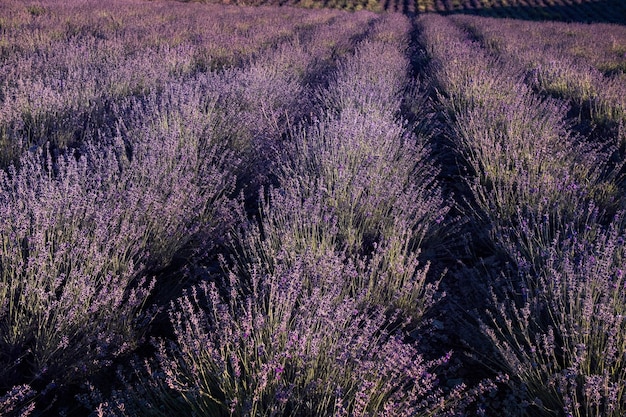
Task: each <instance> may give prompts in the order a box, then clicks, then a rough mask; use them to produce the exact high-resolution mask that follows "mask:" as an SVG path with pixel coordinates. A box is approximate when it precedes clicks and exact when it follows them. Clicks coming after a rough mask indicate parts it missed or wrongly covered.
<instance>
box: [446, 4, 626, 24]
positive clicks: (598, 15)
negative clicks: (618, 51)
mask: <svg viewBox="0 0 626 417" xmlns="http://www.w3.org/2000/svg"><path fill="white" fill-rule="evenodd" d="M441 14H444V15H450V14H471V15H478V16H485V17H500V18H511V19H522V20H537V21H546V20H552V21H561V22H578V23H616V24H621V25H626V1H623V0H595V1H594V0H591V1H585V2H582V3H580V4H571V5H565V4H563V5H554V6H499V5H494V6H491V7H482V6H477V7H465V8H459V9H455V10H450V11H445V12H441Z"/></svg>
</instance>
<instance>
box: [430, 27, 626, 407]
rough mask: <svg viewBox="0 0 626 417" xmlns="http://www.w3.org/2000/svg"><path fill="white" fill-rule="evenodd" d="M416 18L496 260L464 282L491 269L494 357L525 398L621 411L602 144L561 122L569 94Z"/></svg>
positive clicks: (612, 184)
mask: <svg viewBox="0 0 626 417" xmlns="http://www.w3.org/2000/svg"><path fill="white" fill-rule="evenodd" d="M419 22H420V25H421V28H422V37H423V44H424V47H425V48H426V49H427V51H429V52H430V54H431V58H432V62H431V64H430V65H431V67H432V70H433V73H432V76H433V77H434V80H435V82H436V85H437V88H438V91H439V94H438V102H439V103H440V106H441V109H442V111H443V112H444V114H445V117H446V120H447V121H448V126H447V128H448V129H449V135H450V136H451V138H452V142H453V145H452V146H453V151H454V152H457V153H458V154H459V156H460V157H461V158H462V160H463V161H464V164H466V165H467V167H468V172H469V174H470V175H469V176H467V177H466V181H467V184H468V188H469V189H470V190H471V197H472V202H473V203H474V204H475V214H474V216H475V217H474V222H475V223H477V224H478V225H480V224H484V226H483V227H485V228H486V229H487V230H488V232H489V233H488V236H489V239H490V240H491V241H492V242H493V244H494V245H495V246H496V249H495V250H496V251H500V252H501V255H500V256H499V260H500V262H503V263H502V264H498V263H497V262H496V263H495V265H494V264H493V263H492V264H491V266H490V268H489V269H487V270H485V269H486V268H485V269H483V270H482V271H481V270H480V269H478V270H475V272H474V275H475V277H476V280H475V281H474V284H476V283H479V282H480V281H481V280H482V281H483V282H485V281H487V282H490V284H489V285H488V287H489V290H488V291H487V293H491V299H492V302H493V306H492V307H490V308H488V309H487V314H486V315H485V316H482V317H481V316H480V315H479V318H478V320H479V322H480V323H481V329H482V331H483V332H484V333H485V334H486V335H488V336H489V338H490V339H491V342H492V344H493V348H494V349H495V352H497V355H498V356H497V358H498V359H497V360H496V362H498V364H497V365H496V368H499V369H503V370H505V372H506V373H507V374H508V375H510V376H514V378H513V379H511V383H510V387H512V388H513V392H514V394H515V395H519V396H520V397H521V398H523V399H524V400H523V401H522V404H523V405H524V407H528V408H527V409H526V410H524V412H530V413H531V414H535V413H548V414H550V413H556V414H557V415H558V413H565V415H576V416H583V415H585V416H588V415H614V416H617V415H620V414H621V413H622V412H623V409H624V388H623V380H624V372H625V370H626V368H625V367H624V351H625V348H626V344H625V342H626V339H625V338H624V330H625V327H624V326H625V324H626V323H624V319H623V312H624V308H625V306H626V304H625V303H626V300H625V299H624V296H623V291H622V287H623V280H622V270H623V250H624V248H623V217H622V214H621V211H617V212H616V211H615V210H616V208H619V209H621V207H623V204H624V201H623V197H622V191H621V189H620V187H619V184H618V183H617V182H616V180H615V177H614V176H613V175H612V170H613V167H612V164H611V163H610V156H611V154H610V152H607V151H606V150H602V148H601V146H599V145H598V144H595V143H587V142H585V141H584V140H582V138H580V137H578V136H576V135H575V134H574V133H573V132H571V131H570V130H569V129H568V124H567V119H566V116H567V113H568V107H567V106H566V105H565V104H564V103H563V102H560V101H559V100H555V99H553V98H551V97H541V96H539V95H537V94H536V93H535V92H534V91H533V90H532V89H531V87H530V86H529V85H527V84H526V83H524V81H523V78H521V77H520V76H519V72H518V70H517V68H518V67H517V66H515V65H511V64H510V61H509V59H508V58H509V57H506V56H505V57H504V59H499V57H494V56H493V55H492V54H490V53H488V52H487V51H486V50H484V49H483V48H482V47H481V46H480V45H479V44H477V43H475V42H472V41H471V39H470V38H469V33H467V32H464V31H463V30H462V29H461V28H460V27H459V26H456V25H455V24H454V22H453V21H452V19H450V18H443V17H439V16H427V17H424V18H421V19H420V20H419ZM472 23H474V22H472ZM479 24H480V23H478V21H476V25H479ZM470 207H471V205H470ZM504 262H506V264H504ZM488 357H489V354H485V358H488ZM516 405H517V406H519V405H520V404H519V403H518V404H516ZM515 411H516V412H519V411H517V410H515ZM508 412H509V413H513V412H514V411H513V410H509V411H508Z"/></svg>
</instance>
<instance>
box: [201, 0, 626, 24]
mask: <svg viewBox="0 0 626 417" xmlns="http://www.w3.org/2000/svg"><path fill="white" fill-rule="evenodd" d="M206 2H215V3H222V4H237V5H252V6H259V5H270V6H271V5H280V6H297V7H305V8H315V9H319V8H336V9H343V10H363V9H365V10H370V11H383V10H384V11H389V12H399V13H409V14H421V13H444V14H449V13H464V14H473V15H480V16H487V17H501V18H502V17H503V18H513V19H526V20H557V21H568V22H605V23H624V22H626V4H625V3H624V2H622V1H620V0H222V1H206Z"/></svg>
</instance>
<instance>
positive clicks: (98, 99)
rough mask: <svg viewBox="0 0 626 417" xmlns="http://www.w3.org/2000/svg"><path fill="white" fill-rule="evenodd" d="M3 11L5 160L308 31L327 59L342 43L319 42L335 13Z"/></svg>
mask: <svg viewBox="0 0 626 417" xmlns="http://www.w3.org/2000/svg"><path fill="white" fill-rule="evenodd" d="M0 8H1V9H0V10H1V16H2V19H1V21H0V30H1V33H2V41H1V45H0V86H2V88H1V93H0V104H1V105H0V147H1V149H2V163H3V165H4V166H6V165H7V163H8V162H10V161H13V160H14V159H15V158H16V157H17V156H18V155H19V154H20V153H21V151H22V150H24V149H27V148H31V147H36V146H42V145H43V144H44V143H46V142H50V143H51V144H52V146H54V147H59V148H65V147H67V146H72V145H76V144H77V143H80V141H82V139H83V138H84V136H88V135H89V132H90V131H93V130H97V129H98V128H101V127H102V126H106V125H111V124H112V123H113V122H114V120H113V116H110V113H111V112H114V109H112V108H111V107H114V106H115V102H116V101H117V100H119V99H123V98H124V97H129V96H141V95H143V94H146V93H149V92H152V91H156V90H158V89H159V88H161V87H162V86H163V85H165V84H166V83H167V82H168V80H183V79H185V78H187V77H193V76H194V75H195V74H197V73H202V72H206V71H210V70H214V69H219V68H223V67H233V66H243V65H245V63H246V62H247V61H249V60H254V59H255V58H256V57H259V56H261V55H263V54H264V52H265V51H266V50H268V49H272V48H277V47H279V46H280V45H281V44H282V45H288V44H289V43H290V42H293V41H300V40H304V39H310V36H312V34H314V35H315V36H319V34H320V33H321V34H323V35H322V36H321V40H322V42H321V43H319V44H318V45H316V46H315V48H314V49H320V48H326V54H327V56H326V59H330V58H332V54H333V53H335V52H339V53H341V51H339V50H338V49H337V48H341V47H342V45H341V41H338V42H337V41H335V40H334V38H331V39H330V40H329V41H328V42H335V43H337V45H336V46H335V47H332V46H331V47H329V44H325V43H323V42H325V41H324V40H326V39H329V36H336V37H337V39H341V33H333V34H332V35H331V34H329V33H325V32H326V31H330V32H331V33H332V32H334V31H335V30H337V29H338V26H337V25H335V26H334V27H333V26H332V22H333V21H336V19H337V18H338V12H336V11H319V12H316V13H307V12H306V11H304V10H298V9H287V8H285V9H273V8H262V9H252V8H248V9H246V8H236V7H223V6H212V5H198V4H188V5H185V4H181V3H178V2H152V3H145V2H141V1H139V2H134V1H126V0H125V1H118V2H113V3H107V5H106V6H105V5H97V4H93V3H91V2H87V3H84V4H83V3H78V2H70V3H65V2H46V4H45V5H31V6H27V5H24V3H23V2H17V1H16V2H12V1H8V2H3V3H2V5H0ZM335 23H337V22H335ZM358 23H359V21H358V20H356V21H354V22H352V23H346V28H349V27H350V25H351V24H358ZM340 30H343V29H340ZM346 30H348V29H346ZM347 36H348V38H349V36H350V35H349V34H347ZM314 53H321V52H320V51H316V52H314ZM323 62H324V61H323V60H322V61H320V64H323ZM155 63H158V65H155Z"/></svg>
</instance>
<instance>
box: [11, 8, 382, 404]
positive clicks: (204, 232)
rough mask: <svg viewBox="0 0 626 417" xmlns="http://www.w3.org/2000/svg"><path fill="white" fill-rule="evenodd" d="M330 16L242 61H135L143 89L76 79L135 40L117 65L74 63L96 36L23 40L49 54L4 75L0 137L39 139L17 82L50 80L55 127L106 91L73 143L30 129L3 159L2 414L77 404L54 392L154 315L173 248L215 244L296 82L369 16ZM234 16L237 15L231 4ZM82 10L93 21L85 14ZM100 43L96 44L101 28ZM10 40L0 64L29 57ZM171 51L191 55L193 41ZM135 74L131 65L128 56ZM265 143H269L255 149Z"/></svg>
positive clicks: (302, 102)
mask: <svg viewBox="0 0 626 417" xmlns="http://www.w3.org/2000/svg"><path fill="white" fill-rule="evenodd" d="M92 6H93V5H92ZM123 6H128V5H127V4H124V5H123ZM64 7H65V6H63V5H57V8H54V7H51V8H50V9H46V11H45V15H44V16H49V17H50V16H52V17H55V18H57V19H61V21H63V19H67V18H68V15H64V14H63V13H68V10H69V12H73V11H74V8H69V9H65V8H64ZM79 7H80V6H79ZM83 7H87V6H84V5H83ZM120 7H121V6H120ZM87 9H88V8H86V9H85V10H87ZM111 10H113V11H115V9H111ZM168 10H169V9H168ZM216 10H220V11H221V12H222V13H223V14H224V13H227V12H228V11H229V9H228V8H216ZM18 11H19V9H18ZM161 11H163V10H162V9H160V8H157V11H156V12H155V14H154V15H150V14H148V16H143V17H144V19H145V18H147V17H149V18H151V19H156V18H158V17H160V16H161V13H160V12H161ZM211 11H213V9H210V10H209V13H208V16H210V12H211ZM230 11H231V12H232V10H230ZM169 12H170V13H172V11H171V10H169ZM117 13H120V15H121V14H122V11H121V10H117ZM292 13H294V12H292ZM297 13H300V14H302V13H301V12H299V11H298V12H297ZM173 15H174V16H175V15H176V14H175V13H174V14H173ZM285 15H287V16H289V12H288V11H281V10H275V11H270V10H264V11H262V12H261V13H259V14H255V13H252V12H250V16H251V17H254V18H255V19H258V20H256V21H257V22H258V23H257V24H258V25H264V24H265V23H266V22H267V21H270V22H272V21H273V20H272V19H270V18H273V19H274V20H275V19H277V18H281V17H284V16H285ZM85 16H86V15H85ZM263 16H265V18H263V19H262V17H263ZM41 17H42V15H37V16H33V17H32V18H33V19H36V18H37V19H39V18H41ZM337 17H338V16H337V12H335V13H334V15H333V14H329V13H327V12H320V13H309V14H308V18H309V19H311V21H312V22H317V23H315V24H314V25H309V26H311V27H310V28H309V29H310V31H311V33H309V32H308V31H305V32H302V33H298V32H297V30H295V29H294V28H293V26H287V30H289V31H290V32H287V34H288V35H289V37H287V38H285V40H284V42H282V43H281V42H279V43H277V44H276V45H273V46H271V47H270V46H269V45H267V50H266V52H265V54H264V55H263V56H259V57H257V58H258V59H256V60H252V59H251V60H250V61H249V63H248V64H247V65H243V66H242V67H241V68H239V69H237V68H232V69H227V70H223V71H220V72H211V71H191V72H186V71H184V72H182V73H168V74H167V76H166V75H165V74H162V73H160V72H159V69H158V68H160V67H159V66H154V65H147V64H146V63H145V62H144V66H145V68H146V70H150V69H153V68H156V72H157V73H156V75H155V74H151V73H150V72H149V71H145V72H143V73H142V76H144V77H146V78H145V83H146V85H147V86H149V88H147V89H145V90H142V91H137V90H135V91H133V92H132V93H125V94H119V95H116V94H114V93H111V90H110V89H106V88H103V89H101V90H98V89H95V88H94V89H93V90H88V89H85V85H86V84H89V85H96V84H98V83H99V82H101V81H102V80H101V79H98V78H97V77H96V75H97V74H98V73H104V75H107V74H108V76H106V77H105V76H104V75H103V78H104V79H109V80H113V79H115V78H116V77H119V76H120V74H122V73H123V71H124V68H126V69H127V70H130V68H132V67H133V66H134V65H137V62H136V61H132V62H130V63H129V62H128V59H130V58H129V57H132V56H135V55H136V54H138V53H139V52H138V51H133V52H132V53H131V54H130V55H129V57H126V56H121V57H119V65H117V66H116V65H114V64H112V63H111V62H108V63H107V62H100V61H99V60H97V59H95V58H94V60H93V61H90V60H89V59H82V61H81V60H79V58H80V56H81V55H80V54H84V55H83V56H84V57H93V56H96V57H100V58H102V57H104V56H108V55H107V53H106V52H107V51H108V49H107V48H106V45H104V44H101V43H99V41H101V39H100V38H99V37H97V36H92V35H90V34H86V35H83V39H82V41H81V42H84V44H85V48H86V49H85V48H83V49H81V48H78V49H79V51H78V52H77V51H75V50H74V49H72V48H66V49H61V46H62V45H63V42H60V41H59V42H56V41H55V42H53V44H52V46H50V45H47V44H46V43H43V44H42V45H41V48H43V49H44V51H43V52H42V51H41V50H40V47H37V48H35V49H34V50H33V51H31V53H32V54H34V55H35V58H36V57H40V58H45V57H47V58H48V59H47V60H46V59H43V60H42V61H43V62H41V63H40V64H41V66H34V67H29V71H30V72H28V71H26V70H25V71H24V74H23V75H24V80H22V79H21V78H20V76H21V74H18V73H8V75H5V79H4V87H5V88H4V90H3V93H4V94H3V97H4V98H5V101H3V109H5V110H7V109H8V110H15V111H14V112H12V111H7V112H6V113H5V114H9V115H11V114H14V113H15V114H17V116H16V118H14V119H11V118H8V119H7V120H6V121H5V124H4V127H7V126H8V128H7V130H9V131H10V132H11V135H9V136H8V137H5V139H7V140H10V141H14V140H15V141H17V143H18V144H19V146H17V147H16V149H20V148H23V147H24V146H23V144H22V142H23V143H28V144H30V141H32V139H33V137H32V136H31V130H30V129H20V128H19V126H21V125H22V122H23V119H22V120H21V121H20V113H22V114H21V117H23V112H24V111H25V109H26V108H28V106H29V105H30V104H27V105H24V102H23V101H21V100H19V98H24V97H25V96H26V95H27V93H29V90H28V89H24V88H22V87H23V84H24V83H26V84H28V80H37V79H39V80H40V82H41V84H42V86H43V87H42V88H44V89H45V90H46V91H48V90H54V91H55V97H56V98H58V100H56V99H55V100H53V101H54V102H55V103H57V102H58V103H60V104H59V106H54V105H53V103H52V104H51V103H50V102H47V103H46V106H43V107H42V108H41V112H40V113H38V114H41V115H42V117H45V119H46V120H48V121H50V123H53V124H54V125H55V126H58V128H59V129H61V128H65V127H66V126H67V124H66V123H65V122H64V121H63V120H65V119H63V120H58V119H57V116H58V114H57V110H58V109H59V108H61V109H62V110H63V111H62V113H64V114H66V115H67V118H69V120H76V119H79V123H80V122H81V118H82V116H83V115H84V113H85V112H90V111H91V110H85V109H84V108H80V103H79V104H77V106H78V107H79V108H74V107H72V106H73V104H71V103H73V101H72V100H73V98H74V96H75V95H76V94H82V93H83V92H85V93H86V94H88V93H89V91H97V92H98V94H100V93H102V96H101V97H100V98H102V100H103V101H106V102H108V104H107V105H108V107H107V108H106V112H107V114H106V115H105V116H106V117H103V116H102V113H100V111H102V110H103V108H99V109H98V110H97V111H93V112H92V114H90V115H89V116H88V117H87V120H89V121H90V120H91V117H100V119H99V121H94V122H93V124H89V123H87V124H86V125H84V126H81V138H80V141H78V142H77V143H71V144H61V143H58V142H55V135H54V134H52V133H50V132H49V131H47V133H46V132H41V137H38V139H41V140H43V139H48V140H49V142H48V143H47V144H44V143H40V144H38V145H40V146H31V147H30V148H29V149H28V150H24V151H23V152H22V155H21V157H20V159H19V164H18V167H17V168H14V167H13V166H10V167H9V168H8V169H6V170H3V171H2V175H1V193H0V199H1V200H0V201H1V203H0V207H1V210H2V218H3V222H2V226H1V228H0V236H1V240H2V251H1V253H0V269H1V277H2V279H1V281H0V300H1V301H0V322H1V323H2V325H1V329H2V334H1V340H0V343H1V345H0V346H1V349H0V351H1V352H2V353H1V355H0V358H1V361H2V371H1V376H2V378H1V380H2V385H1V391H2V393H3V394H2V395H0V398H1V401H0V410H1V411H2V414H7V413H11V412H13V413H18V412H20V413H24V414H28V413H29V412H33V411H34V412H35V413H43V412H46V411H47V412H55V411H51V410H56V411H62V407H66V410H65V411H66V412H71V411H72V409H73V406H72V405H71V404H73V403H72V402H70V405H69V406H67V405H66V404H61V403H60V402H61V401H63V399H67V398H72V396H73V394H75V393H76V391H77V390H81V389H83V388H84V387H83V385H84V383H85V382H87V381H89V380H92V379H94V378H96V379H98V378H101V377H102V375H106V374H107V372H112V370H113V367H114V365H115V364H116V363H117V362H119V360H121V359H123V358H125V357H127V356H128V355H129V354H131V353H133V352H134V351H135V350H136V349H137V347H138V346H140V345H141V344H142V343H143V342H142V341H143V339H144V338H145V336H146V334H147V332H148V331H149V330H150V327H149V323H150V321H151V320H152V318H153V317H154V314H155V312H154V311H152V310H153V307H151V306H150V305H149V304H146V301H147V300H148V298H149V296H150V293H155V292H156V293H160V294H163V293H167V291H168V288H176V287H177V285H178V283H177V282H168V281H164V280H163V279H160V281H158V282H157V283H158V286H159V288H157V289H155V288H154V279H153V278H151V276H154V275H155V274H156V275H158V271H159V270H161V269H163V268H164V267H167V266H168V265H169V264H170V263H171V260H172V259H173V258H174V257H175V256H180V253H181V251H183V252H184V256H185V257H186V258H189V257H190V256H193V255H194V254H195V255H196V256H198V257H200V256H203V255H204V253H207V252H211V249H212V248H213V246H214V245H215V244H218V243H219V242H217V240H218V239H217V237H219V236H223V235H225V234H226V231H227V230H228V228H229V226H230V225H231V224H234V223H233V222H234V221H235V220H234V219H233V215H232V210H233V208H234V207H235V203H233V202H232V201H231V200H230V197H231V196H232V194H233V192H234V190H235V186H236V178H238V177H247V178H250V179H252V180H254V181H256V182H257V183H258V184H261V183H263V181H265V179H266V178H267V176H268V174H269V173H267V172H264V171H263V170H262V169H261V168H260V167H262V166H263V165H264V162H267V161H268V160H269V157H270V156H271V149H273V148H272V141H276V140H278V139H279V138H280V137H281V133H283V132H284V130H285V129H286V126H287V125H288V124H289V123H290V121H289V120H288V119H286V117H285V115H288V116H289V118H291V119H293V118H297V117H301V116H304V113H306V112H307V111H308V109H310V107H311V104H310V103H309V102H311V103H312V101H313V97H312V96H311V95H310V94H308V92H307V91H304V90H305V88H304V87H305V86H306V85H316V84H323V82H324V79H325V75H324V74H325V72H328V71H329V70H330V69H329V68H328V67H329V66H332V65H334V63H333V62H334V61H333V60H334V59H335V58H336V57H337V56H341V54H344V53H346V52H348V51H350V50H351V49H352V48H353V47H354V41H355V39H358V38H359V37H362V36H365V35H366V31H367V29H368V27H369V24H370V23H371V22H373V21H374V20H375V16H374V15H372V14H365V13H363V14H358V15H353V16H351V17H352V19H350V20H344V19H342V20H338V19H336V18H337ZM27 18H28V17H27ZM21 19H22V17H21V16H18V18H16V20H15V21H13V24H14V26H15V28H19V29H21V30H23V29H25V28H24V26H20V23H23V22H22V20H21ZM28 19H30V18H28ZM232 19H235V20H237V18H236V17H235V15H233V17H232ZM53 20H54V19H53ZM76 21H78V22H82V23H83V24H84V27H85V28H88V29H90V30H91V29H94V25H93V24H92V23H90V22H89V21H86V22H85V21H81V20H80V19H77V20H73V22H76ZM237 21H238V20H237ZM38 22H41V19H40V20H38ZM239 22H240V23H241V21H239ZM31 23H32V22H31ZM135 23H136V22H135ZM49 24H50V25H51V27H50V28H47V29H46V30H45V31H44V32H41V33H43V34H46V35H48V34H49V33H50V31H51V30H52V28H57V29H59V27H58V26H55V24H54V21H53V22H52V23H49ZM171 25H172V26H173V27H171V28H170V31H174V30H175V29H176V28H177V29H178V30H179V31H180V29H181V27H180V25H179V23H173V24H171ZM97 27H98V26H95V28H97ZM128 27H129V30H131V32H132V30H136V29H137V26H136V25H134V24H130V25H129V26H128ZM61 28H63V26H62V25H61ZM32 29H33V31H32V32H30V33H31V34H37V33H39V29H38V28H36V27H35V28H32ZM255 29H256V32H254V33H257V36H258V37H261V35H262V34H264V33H269V31H266V28H265V27H264V26H263V31H262V30H260V28H259V27H258V26H257V27H256V28H255ZM16 30H17V29H16ZM277 30H278V29H277ZM264 31H265V32H264ZM9 33H10V32H9ZM22 33H23V32H22ZM150 33H152V32H149V33H148V34H150ZM182 34H185V32H184V31H182ZM192 34H193V33H192ZM309 35H310V36H309ZM33 36H34V35H33ZM128 37H134V34H133V33H122V34H118V35H115V36H114V39H113V40H112V41H111V42H112V43H114V44H117V45H118V46H119V47H120V49H122V50H123V49H124V47H125V46H124V45H125V43H127V42H130V40H129V39H128ZM20 39H28V36H25V37H22V38H20ZM269 39H270V40H269V42H270V43H274V40H272V38H271V37H270V38H269ZM266 40H267V38H266ZM67 42H69V43H71V42H72V40H71V39H70V40H67ZM102 42H105V43H106V37H105V40H102ZM48 46H49V48H50V49H48V50H46V47H48ZM12 47H14V48H15V50H14V51H13V52H14V53H10V54H8V55H7V56H6V57H5V61H9V62H12V63H14V64H16V65H19V62H22V61H24V62H26V61H29V60H33V58H32V57H30V56H29V53H28V51H27V50H26V48H24V47H22V46H20V45H17V44H13V46H12ZM126 47H127V45H126ZM102 48H104V49H105V51H104V52H103V51H102ZM145 50H146V49H145V48H144V49H143V51H145ZM167 51H169V49H167V48H166V50H165V52H164V51H162V50H161V49H160V47H156V48H155V49H153V50H150V49H149V48H148V50H147V52H146V53H147V54H150V53H152V54H153V55H154V57H155V58H153V59H161V60H162V61H163V62H167V58H168V57H170V56H169V55H168V52H167ZM160 56H162V58H158V57H160ZM180 57H181V59H187V60H190V59H192V58H193V54H190V55H185V54H181V55H180ZM12 60H14V61H12ZM58 61H63V62H70V61H71V62H74V64H75V65H69V64H68V65H66V66H65V68H66V69H68V71H69V70H72V71H74V70H76V71H77V72H76V73H73V72H72V74H83V77H78V76H77V77H68V78H66V79H64V86H63V87H64V88H63V89H58V90H55V89H54V87H55V85H56V84H55V83H57V82H58V81H59V80H60V78H55V77H51V78H47V73H48V72H49V71H52V69H54V68H57V66H56V64H58ZM32 62H35V61H34V60H33V61H32ZM81 62H87V63H88V64H90V65H95V64H94V62H95V63H96V64H101V69H102V71H100V72H95V73H94V72H92V71H91V70H92V69H93V68H91V66H90V65H86V66H85V67H82V68H81ZM211 62H213V61H209V64H210V63H211ZM24 65H25V64H22V67H23V66H24ZM10 66H11V65H10V64H7V68H8V67H10ZM61 67H62V68H63V66H61ZM24 69H25V68H24ZM120 71H122V72H120ZM11 74H13V76H11ZM114 74H117V75H114ZM133 74H134V75H138V74H139V72H137V71H136V68H135V71H134V72H133ZM88 75H89V76H90V77H92V78H93V79H90V78H89V77H88ZM162 75H163V77H161V76H162ZM109 77H110V78H109ZM41 80H43V81H41ZM31 84H32V83H31ZM98 85H99V84H98ZM20 86H22V87H20ZM157 87H158V88H157ZM64 94H66V95H64ZM11 97H12V98H18V100H11V99H10V98H11ZM90 100H91V98H89V99H87V100H86V102H90ZM26 101H28V100H26ZM32 101H33V102H35V100H34V98H33V100H32ZM68 103H70V104H68ZM74 104H75V103H74ZM68 106H69V107H68ZM86 106H89V104H86ZM83 121H84V120H83ZM104 122H106V123H104ZM15 126H18V128H14V127H15ZM55 129H56V128H55ZM20 141H21V142H20ZM10 144H11V145H13V142H11V143H10ZM62 145H65V146H62ZM259 148H260V149H267V150H268V151H267V152H261V153H259V152H257V150H258V149H259ZM254 192H255V193H256V190H255V191H254ZM229 219H231V220H230V221H229ZM174 277H176V275H175V276H174ZM157 308H159V306H157ZM107 389H108V388H107ZM85 402H87V403H89V402H90V401H87V400H85Z"/></svg>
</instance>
